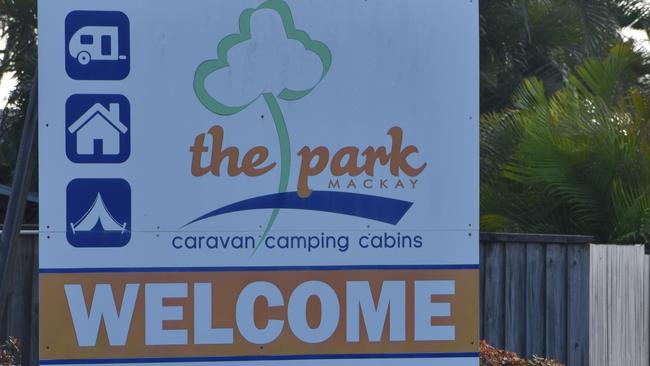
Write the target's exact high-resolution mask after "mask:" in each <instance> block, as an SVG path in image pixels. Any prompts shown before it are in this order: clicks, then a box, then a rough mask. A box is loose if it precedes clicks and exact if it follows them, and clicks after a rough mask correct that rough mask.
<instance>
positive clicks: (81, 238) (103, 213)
mask: <svg viewBox="0 0 650 366" xmlns="http://www.w3.org/2000/svg"><path fill="white" fill-rule="evenodd" d="M66 237H67V239H68V242H69V243H70V244H72V245H73V246H75V247H81V248H97V247H123V246H125V245H126V244H127V243H128V242H129V240H130V239H131V187H130V186H129V183H127V182H126V181H125V180H123V179H75V180H73V181H71V182H70V183H69V184H68V188H67V190H66Z"/></svg>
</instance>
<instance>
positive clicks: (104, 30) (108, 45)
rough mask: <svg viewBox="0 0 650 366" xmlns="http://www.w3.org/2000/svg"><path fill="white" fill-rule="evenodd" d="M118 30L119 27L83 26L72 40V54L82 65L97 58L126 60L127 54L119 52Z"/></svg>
mask: <svg viewBox="0 0 650 366" xmlns="http://www.w3.org/2000/svg"><path fill="white" fill-rule="evenodd" d="M118 32H119V28H118V27H91V26H87V27H83V28H81V29H79V30H78V31H77V32H76V33H75V34H74V35H73V36H72V39H71V40H70V43H69V46H68V47H69V52H70V55H71V56H72V57H75V58H76V59H77V61H79V63H80V64H82V65H88V64H89V63H90V62H91V61H95V60H97V61H116V60H126V55H120V54H119V48H118V46H119V40H118Z"/></svg>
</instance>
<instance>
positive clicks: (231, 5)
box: [39, 0, 479, 268]
mask: <svg viewBox="0 0 650 366" xmlns="http://www.w3.org/2000/svg"><path fill="white" fill-rule="evenodd" d="M260 3H261V1H246V0H238V1H236V2H235V1H207V0H206V1H183V2H179V1H171V0H139V1H126V0H111V1H93V2H88V1H84V0H66V1H40V3H39V15H40V17H39V47H40V56H39V72H40V78H41V84H40V121H39V122H40V126H39V127H40V129H39V133H40V140H39V141H40V145H39V147H40V154H39V156H40V162H39V163H40V224H41V227H42V232H41V237H40V240H41V259H40V260H41V268H78V267H84V268H87V267H188V266H190V267H191V266H223V265H228V266H249V265H251V266H255V265H332V264H478V230H477V229H478V216H479V215H478V194H479V189H478V180H479V136H478V119H479V118H478V110H479V108H478V80H479V77H478V29H477V27H478V21H477V19H478V5H477V3H476V2H471V1H469V0H464V1H459V0H436V1H430V0H402V1H392V0H384V1H365V0H314V1H288V3H289V5H290V7H291V10H292V13H293V17H294V20H295V24H296V27H297V28H298V29H301V30H305V31H306V32H307V33H308V34H309V35H310V36H311V37H312V39H315V40H318V41H321V42H323V43H325V44H326V45H327V46H328V48H329V49H330V50H331V53H332V66H331V69H330V70H329V73H328V74H327V75H326V76H325V78H324V79H323V81H322V82H321V83H320V84H319V85H318V86H317V87H316V88H315V89H314V90H313V91H312V92H311V93H310V94H309V95H307V96H306V97H304V98H302V99H300V100H297V101H293V102H286V101H279V104H280V108H281V109H282V111H283V112H284V117H285V120H286V123H287V126H288V131H289V136H290V139H291V144H292V167H291V178H290V181H289V189H288V190H289V191H295V189H296V182H297V176H298V168H299V163H300V161H299V157H298V156H297V151H298V150H299V149H300V148H302V147H303V146H310V147H312V148H313V147H316V146H320V145H323V146H327V147H328V148H329V149H330V151H331V152H332V154H333V152H334V151H336V150H338V149H339V148H341V147H344V146H358V147H359V148H360V149H364V148H365V147H367V146H375V147H378V146H388V147H389V146H390V137H389V136H387V135H386V132H387V131H388V130H389V128H390V127H393V126H400V127H402V129H403V130H404V145H407V144H408V145H415V146H417V147H418V148H419V150H420V152H419V154H418V155H417V156H414V157H412V158H411V160H412V161H413V164H414V165H419V163H423V162H426V163H427V164H428V166H427V168H426V170H425V171H424V172H423V173H422V174H421V175H420V176H419V177H417V179H418V184H417V189H415V190H413V189H408V185H409V184H407V189H404V190H393V189H389V190H386V189H379V188H377V186H378V185H379V184H378V183H376V184H375V188H374V189H370V190H366V189H357V190H343V191H350V192H356V193H365V194H373V195H378V196H385V197H391V198H397V199H401V200H406V201H411V202H414V204H413V206H412V207H411V209H410V210H409V211H408V213H407V214H406V215H405V216H404V217H403V219H402V220H401V222H400V223H399V224H397V225H395V226H393V225H389V224H383V223H379V222H375V221H370V220H365V219H360V218H356V217H349V216H343V215H337V214H330V213H320V212H311V211H295V210H286V209H285V210H281V212H280V214H279V216H278V219H277V221H276V223H275V226H274V227H273V230H272V232H271V235H276V236H277V235H293V234H295V233H300V234H313V235H320V233H321V232H324V233H326V234H328V235H343V234H346V235H350V236H351V238H355V237H357V236H360V235H365V234H372V235H375V234H377V235H382V234H383V233H385V232H389V233H397V232H399V233H401V234H408V235H422V236H423V238H424V246H423V248H421V249H411V250H400V249H377V250H362V249H360V248H358V247H357V246H355V245H353V244H354V243H352V244H351V248H350V250H348V251H347V252H344V253H341V252H338V251H336V250H319V251H313V252H311V253H308V252H307V251H304V250H292V251H288V250H285V251H280V250H275V251H273V250H268V249H267V248H264V247H262V248H260V250H259V251H258V252H257V253H256V254H255V255H254V256H251V255H250V252H248V251H228V250H221V249H217V250H210V249H202V250H188V249H183V250H178V249H174V248H173V247H172V245H171V239H172V238H173V237H174V236H177V235H179V232H180V231H184V232H183V233H182V234H180V235H183V236H186V235H255V236H257V235H260V234H261V233H262V232H263V228H264V226H265V225H266V222H267V220H268V217H269V215H270V210H257V211H248V212H241V213H234V214H229V215H223V216H219V217H215V218H211V219H208V220H205V221H201V222H198V223H195V224H192V225H190V226H188V227H186V228H183V229H181V227H182V226H183V225H184V224H186V223H187V222H189V221H191V220H193V219H194V218H196V217H198V216H200V215H203V214H204V213H207V212H209V211H211V210H214V209H216V208H218V207H221V206H224V205H227V204H230V203H233V202H236V201H239V200H243V199H247V198H251V197H254V196H259V195H264V194H271V193H275V192H276V191H277V186H278V180H279V172H280V170H279V166H278V167H277V168H276V169H274V170H273V171H272V172H270V173H269V174H266V175H264V176H262V177H257V178H249V177H246V176H244V175H242V176H239V177H234V178H233V177H223V176H222V177H215V176H212V175H206V176H203V177H200V178H197V177H194V176H192V175H191V174H190V165H191V153H190V152H189V147H190V146H191V145H192V144H193V142H194V138H195V136H196V135H198V134H200V133H206V132H207V131H208V129H209V128H210V127H211V126H213V125H215V124H219V125H221V126H223V127H224V129H225V146H237V147H239V149H240V151H241V152H242V154H243V152H245V151H246V150H248V149H249V148H251V147H253V146H256V145H263V146H266V147H268V148H269V149H270V153H271V156H270V159H272V161H276V162H278V163H279V161H280V159H279V147H278V142H277V135H276V132H275V127H274V125H273V122H272V119H271V118H270V113H269V111H268V108H267V106H266V105H265V103H264V101H263V100H262V99H261V98H260V99H258V100H257V101H256V102H255V103H253V104H252V105H251V106H249V107H248V108H247V109H245V110H244V111H242V112H240V113H238V114H236V115H234V116H229V117H222V116H217V115H215V114H213V113H212V112H210V111H208V110H207V109H206V108H204V107H203V106H202V105H201V104H200V102H199V101H198V99H197V98H196V96H195V94H194V91H193V89H192V82H193V77H194V72H195V70H196V68H197V67H198V65H199V64H200V63H201V62H202V61H204V60H206V59H210V58H216V53H217V44H218V42H219V41H220V40H221V39H222V38H224V37H225V36H227V35H229V34H232V33H238V32H239V29H238V19H239V15H240V13H241V11H242V10H243V9H245V8H247V7H255V6H257V5H258V4H260ZM72 10H120V11H122V12H124V13H125V14H127V15H128V17H129V19H130V33H131V35H130V37H131V71H130V74H129V76H128V77H127V78H126V79H125V80H121V81H97V82H96V81H78V80H72V79H71V78H69V77H68V76H67V74H66V71H65V64H64V61H65V60H64V55H65V52H66V49H65V47H66V46H65V33H64V32H65V30H64V19H65V17H66V15H67V14H68V13H69V12H70V11H72ZM80 93H89V94H96V93H100V94H102V93H103V94H122V95H124V96H126V97H127V98H128V99H129V101H130V103H131V133H132V136H131V155H130V158H129V159H128V160H127V161H126V162H125V163H122V164H95V165H93V164H75V163H72V162H70V161H69V160H68V158H67V157H66V154H65V132H64V131H65V104H66V100H67V98H68V97H69V96H70V95H72V94H80ZM262 115H265V116H266V118H264V119H262V118H261V116H262ZM416 163H418V164H416ZM376 171H377V174H376V176H377V178H388V179H389V182H394V180H395V178H394V177H392V176H391V175H390V173H389V172H388V169H387V168H386V167H380V166H378V167H377V168H376ZM325 173H327V172H325ZM325 173H324V174H322V175H321V176H319V177H315V178H312V179H311V180H310V186H311V187H312V188H313V189H319V190H327V183H328V180H329V179H330V178H332V177H331V175H330V174H325ZM75 178H123V179H126V180H127V181H128V182H129V184H130V185H131V190H132V222H133V233H132V237H131V241H130V243H129V244H128V245H127V246H126V247H123V248H107V249H87V248H74V247H72V246H71V245H69V244H68V243H67V241H66V238H65V228H66V226H67V225H68V224H69V223H66V215H65V202H66V201H65V200H66V195H65V192H66V186H67V184H68V183H69V182H70V181H71V180H72V179H75ZM340 178H341V179H340V181H341V184H342V185H344V184H345V182H347V181H346V177H345V176H344V177H340ZM360 178H364V177H363V176H362V177H360ZM402 178H403V179H404V181H405V182H408V180H407V179H406V178H408V177H402ZM360 181H362V180H361V179H357V184H359V182H360ZM351 241H352V242H353V239H351Z"/></svg>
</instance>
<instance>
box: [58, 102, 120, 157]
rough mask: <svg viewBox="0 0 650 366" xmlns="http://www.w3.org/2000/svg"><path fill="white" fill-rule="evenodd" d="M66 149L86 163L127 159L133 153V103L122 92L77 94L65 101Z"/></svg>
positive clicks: (67, 152)
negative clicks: (131, 104)
mask: <svg viewBox="0 0 650 366" xmlns="http://www.w3.org/2000/svg"><path fill="white" fill-rule="evenodd" d="M65 151H66V155H67V156H68V159H70V161H72V162H74V163H82V164H110V163H123V162H125V161H126V160H127V159H128V158H129V155H130V153H131V106H130V104H129V101H128V99H126V98H125V97H124V96H122V95H118V94H75V95H72V96H71V97H70V98H68V101H67V102H66V105H65Z"/></svg>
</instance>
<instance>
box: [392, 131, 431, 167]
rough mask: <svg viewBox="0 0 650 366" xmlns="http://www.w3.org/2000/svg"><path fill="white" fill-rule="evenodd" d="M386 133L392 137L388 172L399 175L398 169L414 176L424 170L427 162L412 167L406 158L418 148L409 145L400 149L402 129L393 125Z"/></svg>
mask: <svg viewBox="0 0 650 366" xmlns="http://www.w3.org/2000/svg"><path fill="white" fill-rule="evenodd" d="M388 134H389V135H390V136H391V137H392V138H393V146H392V148H391V150H390V172H391V174H393V175H394V176H396V177H397V176H399V171H400V169H401V170H402V171H403V172H404V173H406V175H408V176H411V177H414V176H416V175H418V174H420V173H422V171H423V170H424V168H425V167H426V166H427V164H426V163H425V164H422V165H421V166H420V167H419V168H413V167H412V166H411V165H410V164H409V163H408V161H407V160H406V159H407V158H408V157H409V155H411V154H413V153H417V152H418V148H417V147H415V146H413V145H409V146H407V147H405V148H404V150H402V129H401V128H399V127H393V128H391V129H390V130H388Z"/></svg>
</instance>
